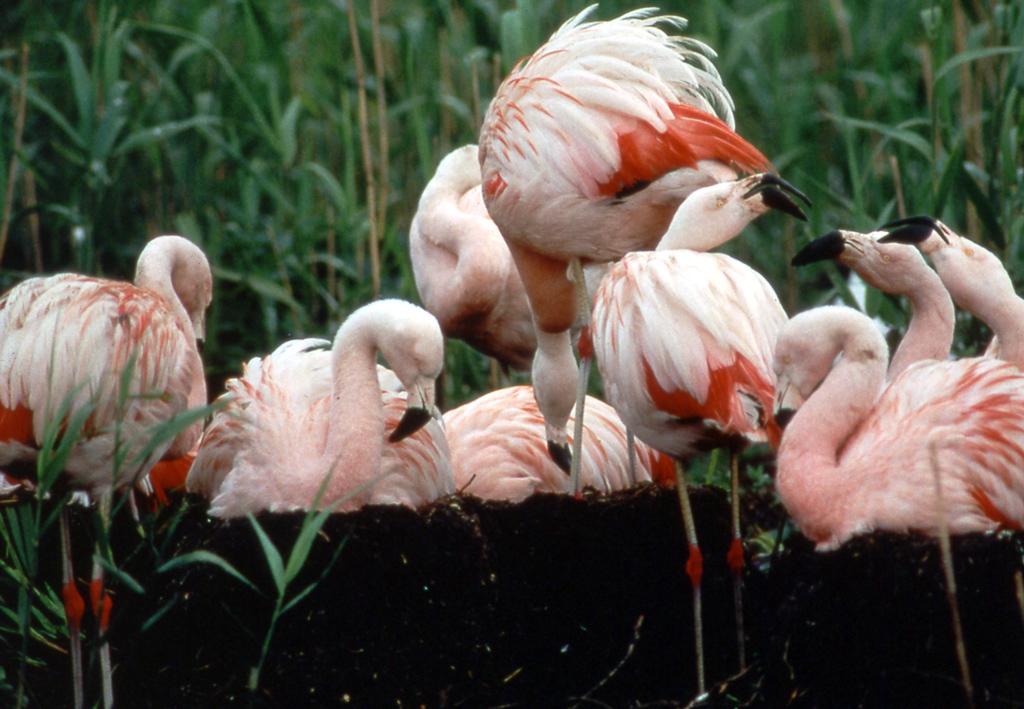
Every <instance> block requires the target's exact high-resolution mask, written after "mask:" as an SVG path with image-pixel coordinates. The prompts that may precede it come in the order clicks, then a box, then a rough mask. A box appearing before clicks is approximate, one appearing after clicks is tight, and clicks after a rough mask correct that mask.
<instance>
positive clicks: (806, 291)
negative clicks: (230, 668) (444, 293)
mask: <svg viewBox="0 0 1024 709" xmlns="http://www.w3.org/2000/svg"><path fill="white" fill-rule="evenodd" d="M588 1H589V0H520V1H519V2H514V1H513V0H461V1H456V0H435V1H434V2H421V1H418V0H360V1H359V2H354V3H348V2H345V1H344V0H205V1H198V0H4V2H3V7H2V10H0V291H5V290H7V289H8V288H10V287H11V286H13V285H14V284H15V283H17V282H18V281H20V280H22V279H24V278H26V277H28V276H30V275H32V274H35V273H55V272H60V271H67V270H75V271H79V272H83V273H92V274H101V275H105V276H109V277H115V278H124V279H128V278H131V275H132V272H133V270H134V264H135V259H136V257H137V255H138V253H139V251H140V250H141V248H142V246H143V244H144V242H145V241H146V240H147V239H148V238H151V237H153V236H156V235H158V234H163V233H179V234H183V235H185V236H187V237H189V238H191V239H192V240H194V241H195V242H197V243H198V244H200V245H201V246H202V247H203V249H204V250H205V251H206V253H207V254H208V256H209V258H210V261H211V263H212V264H213V266H214V272H215V277H216V283H215V299H214V304H213V307H212V310H211V312H210V314H209V317H208V332H207V341H206V344H205V349H204V358H205V360H206V363H207V368H208V373H209V375H210V379H211V382H212V383H213V385H212V386H211V393H212V394H214V395H216V394H218V393H219V392H220V391H221V383H222V382H223V380H224V379H225V378H227V377H229V376H233V375H236V374H238V373H239V372H240V368H241V362H242V361H244V360H246V359H248V358H250V357H252V356H255V355H259V354H263V353H266V352H269V351H270V350H271V349H273V348H274V347H276V346H277V344H279V343H280V342H281V341H283V340H285V339H287V338H290V337H298V336H306V335H322V336H327V337H330V336H331V335H332V334H333V332H334V330H335V329H336V327H337V325H338V324H339V323H340V322H341V321H342V320H343V319H344V318H345V317H346V316H347V315H348V313H350V312H351V311H352V310H354V309H355V308H356V307H358V306H360V305H362V304H364V303H366V302H367V301H369V300H371V299H373V298H375V297H378V296H397V297H402V298H406V299H410V300H413V301H416V300H417V294H416V287H415V283H414V282H413V278H412V270H411V266H410V262H409V258H408V243H407V234H408V228H409V223H410V220H411V218H412V214H413V213H414V211H415V209H416V204H417V201H418V199H419V195H420V193H421V191H422V189H423V187H424V185H425V184H426V183H427V181H428V180H429V179H430V177H431V176H432V174H433V172H434V169H435V167H436V165H437V163H438V162H439V161H440V159H441V158H442V157H443V156H444V155H445V154H447V153H448V152H449V151H450V150H451V149H453V148H455V147H458V146H461V145H464V144H466V143H473V142H476V136H477V130H478V127H479V124H480V119H481V116H482V114H483V112H484V110H485V108H486V105H487V102H488V100H489V99H490V96H491V95H492V94H493V92H494V90H495V88H496V87H497V85H498V83H499V82H500V79H501V78H502V77H503V76H504V75H505V73H506V72H507V71H508V69H509V68H510V67H511V65H512V64H514V63H515V61H517V60H518V59H519V58H521V57H523V56H525V55H527V54H529V53H530V52H531V51H533V49H535V48H536V47H537V46H538V45H540V44H541V42H542V41H543V40H544V39H545V38H546V37H547V36H548V35H550V33H551V32H553V31H554V30H555V29H556V28H557V27H558V26H559V25H560V24H561V23H562V22H563V21H565V20H566V19H567V18H569V17H571V16H572V15H574V14H575V13H577V12H579V11H580V10H582V9H583V8H584V7H585V6H586V5H587V4H588ZM643 4H645V3H644V2H642V1H640V0H633V1H632V2H630V1H627V0H606V1H605V2H603V3H602V4H601V7H600V8H599V9H598V10H597V12H596V13H595V14H594V17H595V18H597V19H609V18H612V17H615V16H617V15H618V14H621V13H622V12H625V11H627V10H631V9H635V8H636V7H638V6H642V5H643ZM661 9H662V11H664V12H671V13H676V14H681V15H684V16H686V17H687V18H689V20H690V27H689V30H688V34H689V35H691V36H693V37H696V38H698V39H701V40H703V41H705V42H706V43H708V44H709V45H711V46H712V47H714V48H716V49H717V51H718V53H719V58H718V61H717V65H718V68H719V70H720V72H721V74H722V76H723V80H724V83H725V85H726V86H727V87H728V88H729V90H730V91H731V92H732V95H733V97H734V99H735V103H736V123H737V130H738V131H739V133H740V134H742V135H743V136H744V137H746V138H747V139H748V140H749V141H750V142H752V143H753V144H754V145H756V146H757V147H759V148H760V149H761V151H762V152H764V153H765V154H766V155H767V156H768V157H769V159H770V160H771V161H772V162H773V163H774V165H775V166H776V168H777V169H778V171H779V172H780V173H781V174H782V175H783V176H784V177H786V178H787V179H788V180H790V181H791V182H792V183H794V184H795V185H797V186H798V187H799V188H801V189H802V190H803V191H805V192H806V193H807V194H808V195H809V196H810V197H811V199H812V200H813V202H814V208H813V210H810V212H809V217H810V221H809V223H807V224H806V225H805V224H802V223H798V222H795V221H793V220H792V219H789V218H787V217H783V216H778V215H776V216H768V217H765V218H764V219H762V220H760V221H758V222H757V223H755V224H754V225H752V226H751V227H750V228H749V229H747V230H746V231H745V232H744V234H742V235H741V236H740V237H739V238H738V239H736V240H735V241H734V242H732V243H730V244H728V245H727V246H726V249H725V250H727V251H729V252H731V253H732V254H733V255H735V256H737V257H739V258H741V259H742V260H744V261H746V262H747V263H750V264H751V265H752V266H754V267H755V268H757V269H759V270H760V271H761V272H762V273H764V274H765V275H766V276H767V277H768V279H769V280H770V281H771V282H772V284H773V285H774V286H775V288H776V290H777V292H778V293H779V295H780V297H781V298H782V300H783V303H784V304H785V306H786V308H787V310H788V311H789V312H790V313H791V314H792V313H795V312H797V311H799V310H801V309H803V308H806V307H810V306H812V305H815V304H818V303H820V302H828V301H831V300H833V299H834V298H836V297H837V296H838V297H842V298H844V299H846V300H847V301H851V299H852V298H853V294H852V293H851V291H850V289H849V286H848V282H847V280H846V278H845V276H844V274H842V273H840V272H839V270H838V269H837V268H835V267H834V265H830V264H826V265H824V266H819V267H812V268H810V269H807V270H804V271H796V270H794V269H792V268H790V266H789V259H790V257H791V256H792V254H793V253H795V252H796V250H797V249H798V248H799V247H800V246H802V245H803V243H805V242H806V241H807V240H809V239H810V238H812V237H815V236H818V235H820V234H822V233H824V232H826V231H829V230H831V229H834V228H838V227H845V228H851V229H857V230H864V231H866V230H869V229H871V228H872V227H874V226H877V225H879V224H881V223H884V222H886V221H889V220H890V219H893V218H896V217H899V216H905V215H910V214H918V213H927V214H931V215H934V216H937V217H939V218H941V219H943V220H944V221H946V222H947V223H948V224H949V225H950V226H952V227H953V228H954V229H958V230H961V231H962V232H963V233H965V234H967V235H968V236H970V237H971V238H973V239H976V240H979V241H981V242H982V243H984V244H985V245H987V246H988V247H990V248H992V249H993V250H995V251H996V252H997V253H1000V254H1001V255H1002V256H1003V257H1004V259H1005V261H1006V263H1007V265H1008V268H1009V270H1010V272H1011V275H1013V276H1014V278H1015V281H1017V282H1018V284H1020V283H1021V280H1022V279H1024V244H1022V238H1024V136H1022V135H1021V130H1020V126H1021V124H1022V122H1024V121H1022V118H1024V2H1022V0H1012V1H1010V2H994V1H991V0H988V1H986V0H940V1H937V2H924V1H921V0H917V1H913V0H911V1H908V2H892V0H858V1H856V2H854V1H853V0H776V1H774V2H764V0H693V1H691V2H681V1H679V0H676V1H674V2H665V3H663V6H662V8H661ZM851 302H852V301H851ZM863 307H864V308H865V309H866V310H867V311H868V312H869V313H870V314H872V315H876V316H878V317H879V318H880V319H881V320H882V321H884V322H885V323H887V324H889V325H891V326H893V330H892V336H893V337H894V338H896V337H898V336H899V333H900V331H901V329H902V328H903V327H905V324H906V320H907V317H908V315H909V313H908V312H907V310H906V305H905V303H902V302H901V301H900V300H898V299H893V298H890V297H887V296H883V295H881V294H878V293H875V292H871V291H869V292H868V293H867V294H866V297H865V302H864V303H863ZM981 334H982V333H981V328H980V326H979V325H977V324H976V323H973V322H971V321H970V319H969V318H965V320H964V322H963V327H962V328H961V329H960V337H959V339H958V341H957V345H956V347H957V348H958V350H959V351H960V352H973V351H975V350H976V349H978V347H979V344H980V343H983V342H985V341H986V340H984V339H983V338H982V337H981ZM447 359H448V361H447V369H446V377H445V380H444V385H443V389H442V396H443V397H444V403H445V405H446V406H447V407H451V406H455V405H458V404H459V403H462V402H464V401H466V400H468V399H471V398H473V397H475V396H477V395H479V394H480V393H482V392H484V391H485V390H486V389H487V388H488V387H489V386H490V384H489V379H490V374H489V365H488V362H487V361H486V359H485V358H484V357H483V356H482V355H479V354H478V353H476V352H474V351H473V350H471V349H469V348H468V347H467V346H465V345H462V344H461V343H458V342H451V343H450V346H449V348H448V352H447ZM57 472H59V471H57ZM14 507H17V509H11V508H14ZM42 514H43V513H42V507H41V506H40V503H38V502H37V503H35V506H34V507H32V508H31V509H29V508H27V507H26V506H9V507H8V509H7V510H5V512H4V516H3V522H4V524H3V526H2V528H0V531H2V532H3V534H2V536H3V539H4V542H5V545H4V549H5V557H4V559H3V560H2V562H0V569H2V570H3V577H2V579H0V580H2V582H3V583H2V588H3V589H4V590H5V591H11V592H12V593H13V592H14V591H15V590H16V591H17V594H18V601H17V603H16V604H14V603H11V602H5V603H3V604H0V647H3V648H6V649H15V652H16V653H17V654H18V657H20V658H21V659H22V662H21V667H20V670H19V672H18V674H19V679H18V690H17V692H18V695H19V700H20V698H21V693H22V684H23V681H24V660H25V659H26V658H28V656H29V655H30V654H31V653H29V651H28V644H27V638H28V636H29V628H30V626H32V624H33V623H35V628H33V629H32V633H33V634H35V633H38V632H42V633H43V636H42V637H43V642H44V643H56V642H62V641H61V639H60V638H61V636H62V634H63V635H64V636H65V637H66V629H65V628H64V626H63V622H62V619H63V612H62V609H61V607H60V602H59V600H58V597H57V595H56V593H55V592H54V591H53V589H47V590H45V591H44V590H40V589H39V588H38V584H36V583H35V579H36V577H37V574H38V565H37V561H38V558H37V554H36V551H35V548H36V547H35V546H34V545H35V544H37V542H38V539H39V538H40V537H39V535H40V533H41V530H42V529H44V528H46V527H47V526H49V525H50V524H51V523H52V521H53V520H52V517H51V518H49V519H48V521H44V520H43V517H42V516H41V515H42ZM319 523H322V521H320V522H319ZM318 528H319V527H317V526H316V525H312V526H309V527H308V529H311V530H313V531H312V532H311V533H310V535H312V534H315V531H316V529H318ZM171 536H172V535H171V534H169V533H168V534H167V538H170V537H171ZM310 538H311V537H310ZM261 539H262V538H261ZM15 547H17V548H18V551H17V553H15V551H12V550H14V549H15ZM150 551H151V552H152V553H153V554H154V555H155V556H157V557H161V556H162V554H163V552H162V551H160V550H159V549H155V550H150ZM306 551H308V548H307V549H306ZM266 553H267V555H268V559H270V558H271V557H272V556H273V555H274V554H276V552H273V553H272V552H271V551H270V550H267V552H266ZM26 560H27V561H26ZM204 560H205V561H212V560H211V559H208V558H204ZM278 566H280V563H279V564H278ZM291 566H292V564H291V562H289V568H291ZM298 566H301V564H298ZM271 567H272V568H273V565H271ZM281 568H283V567H281ZM129 581H130V580H128V579H122V580H121V583H122V584H124V585H125V586H129V587H130V583H129ZM285 586H287V583H285V584H284V585H282V586H280V588H281V589H282V591H281V593H282V595H281V597H280V598H279V599H278V601H279V603H278V609H280V608H281V604H280V601H281V599H282V598H283V593H284V591H283V589H284V588H285ZM139 592H141V589H140V591H139ZM8 598H13V596H8ZM14 605H17V611H15V610H14ZM30 609H31V610H30ZM44 609H45V610H44ZM275 612H276V611H275ZM275 617H276V616H275ZM33 619H34V620H33ZM37 629H41V631H40V630H37ZM272 629H273V626H271V630H272ZM33 637H36V636H35V635H34V636H33ZM269 637H270V635H269V633H268V635H267V638H268V639H269ZM18 647H20V650H17V649H16V648H18ZM265 654H266V646H264V654H263V655H262V656H261V662H262V657H264V656H265ZM3 670H4V668H3V667H2V666H0V694H2V693H3V692H4V691H10V693H12V694H13V693H14V690H13V682H14V680H13V677H12V675H8V676H7V678H6V679H5V677H4V674H3ZM8 672H11V673H12V674H13V670H12V669H11V668H10V667H9V668H8Z"/></svg>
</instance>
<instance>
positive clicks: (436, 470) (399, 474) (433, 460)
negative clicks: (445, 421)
mask: <svg viewBox="0 0 1024 709" xmlns="http://www.w3.org/2000/svg"><path fill="white" fill-rule="evenodd" d="M381 399H382V403H383V406H384V421H385V425H384V436H385V438H384V440H383V441H382V442H381V444H382V454H381V462H380V473H379V475H380V477H381V483H380V489H378V490H375V492H374V496H373V504H375V505H405V506H406V507H413V508H416V507H422V506H423V503H424V501H432V500H435V499H437V498H439V497H444V496H446V495H454V494H455V493H456V488H455V477H454V475H453V474H452V463H451V453H450V452H449V450H448V439H447V437H446V435H445V430H444V427H443V426H442V425H441V423H440V421H439V419H435V418H434V417H431V418H430V420H429V421H427V423H426V424H425V425H424V426H423V428H421V429H419V430H418V431H416V432H415V433H412V434H410V435H408V436H405V437H402V438H399V439H398V440H392V438H393V437H394V433H395V430H397V429H398V427H399V426H401V425H402V419H403V418H404V417H405V412H406V411H407V410H408V406H409V395H408V393H407V392H404V391H400V392H391V391H388V390H386V389H382V390H381Z"/></svg>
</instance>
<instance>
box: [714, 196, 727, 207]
mask: <svg viewBox="0 0 1024 709" xmlns="http://www.w3.org/2000/svg"><path fill="white" fill-rule="evenodd" d="M724 206H725V200H724V199H721V198H719V200H718V202H717V203H716V204H715V209H721V208H722V207H724Z"/></svg>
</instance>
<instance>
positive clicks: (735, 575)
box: [728, 451, 747, 670]
mask: <svg viewBox="0 0 1024 709" xmlns="http://www.w3.org/2000/svg"><path fill="white" fill-rule="evenodd" d="M729 468H730V475H729V486H730V492H729V498H730V506H731V508H732V510H731V511H732V545H731V546H730V547H729V559H728V560H729V568H730V569H731V570H732V594H733V601H734V604H735V608H736V648H737V653H738V654H739V660H740V670H745V669H746V668H747V654H746V643H745V640H744V637H743V561H744V560H743V538H742V536H741V535H740V462H739V457H738V456H737V455H736V452H735V451H730V452H729Z"/></svg>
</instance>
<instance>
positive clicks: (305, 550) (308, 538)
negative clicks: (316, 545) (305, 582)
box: [284, 510, 331, 584]
mask: <svg viewBox="0 0 1024 709" xmlns="http://www.w3.org/2000/svg"><path fill="white" fill-rule="evenodd" d="M330 515H331V513H330V511H329V510H320V511H319V512H316V513H315V514H314V513H312V511H311V513H310V514H307V515H306V518H305V519H304V520H303V522H302V530H301V531H300V532H299V536H298V538H297V539H296V540H295V545H294V546H292V550H291V553H290V554H289V555H288V565H287V566H286V567H285V570H284V580H285V584H290V583H291V582H292V580H293V579H294V578H295V577H296V576H297V575H298V573H299V571H300V570H302V567H303V566H304V565H305V563H306V559H308V558H309V551H310V549H312V547H313V540H314V539H316V535H317V534H319V532H320V529H321V528H322V527H323V526H324V522H326V521H327V518H328V517H330Z"/></svg>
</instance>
